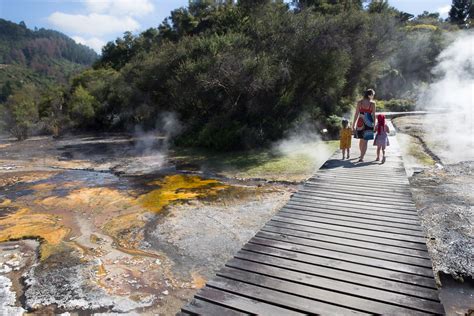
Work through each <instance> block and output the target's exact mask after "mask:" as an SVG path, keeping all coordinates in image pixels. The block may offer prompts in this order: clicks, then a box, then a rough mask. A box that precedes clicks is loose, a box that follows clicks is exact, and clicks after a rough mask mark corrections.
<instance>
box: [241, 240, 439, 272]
mask: <svg viewBox="0 0 474 316" xmlns="http://www.w3.org/2000/svg"><path fill="white" fill-rule="evenodd" d="M249 243H250V244H255V245H261V246H265V247H273V248H278V249H284V250H289V251H294V252H298V253H304V254H308V255H313V256H320V257H325V258H331V259H336V260H340V261H345V262H352V263H355V264H360V265H364V266H366V267H375V268H380V269H386V270H392V271H398V272H405V273H411V274H413V275H418V276H424V277H433V271H432V269H431V267H430V268H426V267H420V266H414V265H410V264H407V263H399V262H394V261H388V260H383V259H377V258H374V257H365V256H363V255H355V254H351V253H345V252H339V251H337V250H328V249H323V248H315V247H311V246H305V245H301V244H294V243H291V242H289V241H282V240H275V239H266V238H260V237H253V238H252V239H250V241H249Z"/></svg>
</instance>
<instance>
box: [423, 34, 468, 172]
mask: <svg viewBox="0 0 474 316" xmlns="http://www.w3.org/2000/svg"><path fill="white" fill-rule="evenodd" d="M438 61H439V64H438V65H437V66H436V67H435V69H434V75H435V76H436V77H437V78H438V79H437V80H436V81H435V82H434V83H432V84H431V85H429V86H428V87H427V89H426V90H425V91H423V92H422V93H421V95H420V98H419V101H418V104H419V106H420V107H423V108H425V109H427V110H432V111H436V112H440V113H442V114H436V115H432V116H430V115H428V116H427V117H426V119H425V122H424V128H425V130H426V132H427V142H428V143H429V145H432V146H433V147H434V149H435V151H436V153H437V154H438V155H439V156H440V158H441V159H442V160H443V162H446V163H457V162H460V161H467V160H474V133H473V132H474V121H473V119H474V117H473V112H474V32H472V31H464V32H460V33H459V36H457V37H456V39H455V40H454V41H453V42H452V43H451V44H450V45H449V46H448V47H447V48H446V49H445V50H444V51H443V52H441V54H440V56H439V57H438Z"/></svg>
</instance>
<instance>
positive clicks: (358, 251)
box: [255, 231, 432, 271]
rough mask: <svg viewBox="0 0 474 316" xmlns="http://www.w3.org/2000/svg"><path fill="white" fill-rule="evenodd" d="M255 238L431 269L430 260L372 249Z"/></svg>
mask: <svg viewBox="0 0 474 316" xmlns="http://www.w3.org/2000/svg"><path fill="white" fill-rule="evenodd" d="M255 236H256V237H259V238H265V239H273V240H278V241H283V242H289V243H292V244H297V245H302V246H309V247H313V248H320V249H325V250H331V251H337V252H341V253H347V254H353V255H358V256H364V257H368V258H376V259H381V260H388V261H393V262H398V263H406V264H410V265H416V266H419V267H424V268H428V269H430V271H431V268H432V266H431V261H430V260H428V259H423V258H416V257H412V256H405V255H400V254H393V253H387V252H383V251H378V250H373V249H363V248H355V247H351V246H347V245H340V244H334V243H330V242H324V241H318V240H312V239H305V238H301V237H296V236H291V235H283V236H282V235H280V234H277V233H272V232H265V231H260V232H258V233H257V235H255ZM319 254H321V255H322V253H319Z"/></svg>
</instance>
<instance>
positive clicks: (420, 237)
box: [276, 211, 425, 242]
mask: <svg viewBox="0 0 474 316" xmlns="http://www.w3.org/2000/svg"><path fill="white" fill-rule="evenodd" d="M276 216H278V218H282V217H284V218H291V219H298V220H302V221H307V222H311V223H312V222H315V223H325V224H330V225H338V226H343V227H350V228H358V229H365V230H366V231H373V232H382V233H383V232H387V231H390V232H391V233H393V234H397V236H398V238H403V240H412V241H418V242H425V235H424V233H423V232H422V231H416V230H409V229H403V228H395V227H391V228H390V226H379V225H374V224H363V223H356V222H349V221H346V220H337V219H330V218H323V217H315V216H308V215H298V214H294V213H288V212H284V211H280V212H278V213H277V215H276ZM401 235H404V237H401Z"/></svg>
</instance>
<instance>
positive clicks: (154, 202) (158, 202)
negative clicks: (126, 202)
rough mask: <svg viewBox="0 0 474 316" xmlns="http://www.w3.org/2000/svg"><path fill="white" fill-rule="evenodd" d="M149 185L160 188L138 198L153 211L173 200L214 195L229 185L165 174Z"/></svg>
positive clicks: (195, 177)
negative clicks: (165, 175)
mask: <svg viewBox="0 0 474 316" xmlns="http://www.w3.org/2000/svg"><path fill="white" fill-rule="evenodd" d="M149 185H158V186H160V188H159V189H156V190H153V191H151V192H149V193H147V194H144V195H142V196H140V197H139V198H138V200H139V201H140V203H141V204H142V205H143V206H144V207H145V208H146V209H148V210H150V211H154V212H159V211H161V210H162V209H163V208H164V207H165V206H167V205H168V204H170V203H171V202H173V201H178V200H190V199H195V198H204V197H208V196H214V195H216V194H217V193H218V192H219V191H222V190H224V189H227V188H228V187H229V186H227V185H224V184H222V183H220V182H219V181H217V180H213V179H206V180H205V179H202V178H201V177H198V176H185V175H172V176H167V177H165V178H164V179H163V180H158V181H153V182H150V183H149Z"/></svg>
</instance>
